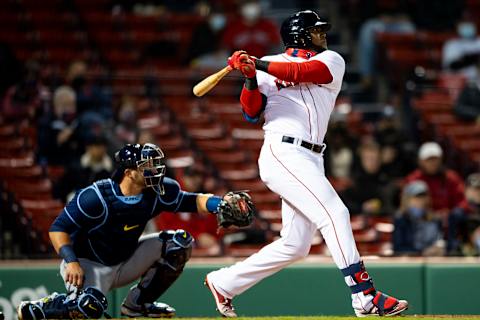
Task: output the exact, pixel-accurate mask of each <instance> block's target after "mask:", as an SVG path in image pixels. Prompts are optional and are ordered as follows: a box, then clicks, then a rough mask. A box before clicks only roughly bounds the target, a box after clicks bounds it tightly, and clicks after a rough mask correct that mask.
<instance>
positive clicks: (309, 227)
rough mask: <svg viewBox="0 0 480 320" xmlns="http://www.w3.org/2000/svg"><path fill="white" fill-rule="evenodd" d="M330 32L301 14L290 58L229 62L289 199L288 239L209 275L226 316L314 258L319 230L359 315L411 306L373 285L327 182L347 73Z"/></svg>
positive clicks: (264, 162)
mask: <svg viewBox="0 0 480 320" xmlns="http://www.w3.org/2000/svg"><path fill="white" fill-rule="evenodd" d="M330 27H331V26H330V24H329V23H327V22H326V21H324V20H323V19H321V18H320V17H319V16H318V15H317V14H316V13H315V12H313V11H300V12H298V13H295V14H294V15H292V16H290V17H289V18H288V19H286V20H285V21H284V23H283V24H282V27H281V36H282V39H283V42H284V44H285V47H286V51H285V52H284V53H282V54H278V55H273V56H266V57H263V58H262V59H257V58H255V57H252V56H248V54H247V53H246V52H244V51H237V52H235V53H234V54H233V55H232V56H231V57H230V58H229V61H228V63H229V65H230V66H232V67H233V68H235V69H238V70H240V71H241V72H242V73H243V74H244V75H245V77H246V80H245V85H244V88H243V90H242V93H241V96H240V102H241V105H242V109H243V113H244V116H245V118H246V119H247V120H249V121H252V122H256V121H258V120H259V117H260V116H261V114H262V113H263V114H264V118H265V123H264V125H263V129H264V131H265V141H264V144H263V147H262V150H261V153H260V157H259V160H258V164H259V170H260V177H261V179H262V180H263V181H264V182H265V184H266V185H267V186H268V187H269V188H270V189H271V190H272V191H274V192H276V193H277V194H279V195H280V196H281V197H282V222H283V228H282V230H281V238H280V239H278V240H276V241H274V242H272V243H271V244H269V245H267V246H265V247H264V248H262V249H261V250H260V251H259V252H258V253H256V254H254V255H252V256H250V257H249V258H247V259H246V260H244V261H242V262H239V263H237V264H235V265H233V266H230V267H228V268H223V269H220V270H217V271H214V272H211V273H209V274H208V275H207V277H206V281H205V284H206V285H207V286H208V288H209V289H210V290H211V292H212V294H213V297H214V299H215V302H216V306H217V309H218V311H219V312H220V313H221V314H222V315H223V316H226V317H236V313H235V311H234V308H233V306H232V299H233V298H234V297H235V296H237V295H239V294H241V293H242V292H244V291H245V290H247V289H249V288H250V287H252V286H253V285H255V284H256V283H257V282H259V281H260V280H262V279H264V278H266V277H268V276H270V275H272V274H274V273H275V272H277V271H279V270H281V269H282V268H284V267H285V266H287V265H289V264H291V263H293V262H295V261H297V260H299V259H302V258H304V257H305V256H307V255H308V253H309V250H310V246H311V242H312V238H313V236H314V233H315V231H316V230H320V232H321V234H322V236H323V238H324V239H325V242H326V244H327V246H328V248H329V250H330V252H331V254H332V257H333V260H334V261H335V264H336V265H337V266H338V268H339V269H340V270H341V272H342V273H343V276H344V277H345V282H346V283H347V285H348V286H349V287H350V289H351V290H352V306H353V309H354V311H355V314H356V315H357V316H359V317H363V316H369V315H380V316H383V315H384V316H393V315H397V314H400V313H401V312H402V311H404V310H406V309H407V308H408V303H407V301H405V300H399V299H396V298H394V297H390V296H387V295H386V294H384V293H382V292H380V291H377V290H376V288H375V287H374V284H373V281H372V279H371V278H370V276H369V274H368V273H367V271H366V270H365V267H364V265H363V263H362V261H361V259H360V256H359V253H358V251H357V248H356V245H355V241H354V237H353V233H352V228H351V226H350V218H349V212H348V210H347V208H346V206H345V205H344V204H343V202H342V201H341V199H340V198H339V196H338V195H337V193H336V191H335V190H334V189H333V187H332V186H331V185H330V183H329V181H328V180H327V178H326V177H325V172H324V165H323V152H324V150H325V144H324V143H323V140H324V137H325V133H326V130H327V126H328V121H329V117H330V113H331V112H332V110H333V108H334V105H335V99H336V98H337V95H338V93H339V92H340V89H341V86H342V78H343V75H344V72H345V62H344V60H343V58H342V57H341V56H340V55H339V54H338V53H336V52H334V51H331V50H328V49H327V41H326V32H327V31H328V30H329V29H330Z"/></svg>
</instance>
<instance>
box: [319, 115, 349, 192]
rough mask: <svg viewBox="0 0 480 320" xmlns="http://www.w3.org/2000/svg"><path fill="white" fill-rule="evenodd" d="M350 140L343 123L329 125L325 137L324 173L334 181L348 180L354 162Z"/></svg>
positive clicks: (337, 122)
mask: <svg viewBox="0 0 480 320" xmlns="http://www.w3.org/2000/svg"><path fill="white" fill-rule="evenodd" d="M352 140H353V139H352V137H350V135H349V132H348V129H347V127H346V123H345V122H344V121H336V122H333V123H331V125H330V129H329V130H328V131H327V137H326V141H327V144H328V148H327V149H326V150H325V172H327V173H328V175H329V176H330V177H331V178H333V179H334V180H336V181H339V180H344V181H345V182H346V180H350V177H351V175H350V174H351V170H352V166H353V160H354V152H353V149H352Z"/></svg>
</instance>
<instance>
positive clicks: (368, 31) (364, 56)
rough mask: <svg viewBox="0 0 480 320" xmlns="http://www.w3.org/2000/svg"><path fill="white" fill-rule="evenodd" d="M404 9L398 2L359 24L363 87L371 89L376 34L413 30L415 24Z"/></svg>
mask: <svg viewBox="0 0 480 320" xmlns="http://www.w3.org/2000/svg"><path fill="white" fill-rule="evenodd" d="M405 10H406V9H405V8H404V7H403V6H402V5H401V4H400V2H399V5H398V7H395V6H394V7H391V8H388V9H386V10H383V11H380V12H379V14H378V15H377V16H375V17H373V18H370V19H368V20H366V21H365V22H364V23H363V24H362V25H361V27H360V33H359V38H358V59H359V61H358V63H359V71H360V75H361V77H362V80H361V81H362V86H363V88H364V89H366V90H372V89H373V84H374V81H373V80H374V77H375V74H376V66H375V61H376V51H377V49H376V47H377V45H376V36H377V34H378V33H380V32H383V33H413V32H415V25H414V24H413V23H412V22H411V21H410V19H409V17H408V15H407V14H406V13H405Z"/></svg>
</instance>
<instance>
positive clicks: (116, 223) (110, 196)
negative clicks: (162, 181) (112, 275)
mask: <svg viewBox="0 0 480 320" xmlns="http://www.w3.org/2000/svg"><path fill="white" fill-rule="evenodd" d="M95 186H96V187H97V188H98V190H99V191H100V194H101V197H102V198H103V202H104V205H105V206H106V208H105V209H106V210H105V216H104V217H103V221H102V222H99V224H98V225H97V226H95V227H94V228H92V229H90V230H89V231H88V236H87V238H88V242H89V244H90V245H89V246H90V249H91V253H92V254H93V255H94V256H95V258H96V259H94V260H97V261H99V262H101V263H103V264H106V265H115V264H118V263H120V262H123V261H125V260H127V259H128V258H129V257H130V256H131V255H132V254H133V253H134V251H135V249H136V248H137V246H138V239H139V238H140V235H141V234H142V232H143V230H144V229H145V225H146V224H147V222H148V221H149V220H150V219H151V218H152V217H153V216H154V213H155V212H154V211H155V207H156V204H157V201H158V200H157V197H156V195H155V193H153V192H152V193H150V192H145V193H144V194H143V197H142V199H140V200H139V201H137V202H134V203H128V202H125V201H124V200H122V197H119V196H117V195H116V194H115V191H114V185H113V182H112V180H110V179H106V180H100V181H97V182H95ZM89 258H90V259H92V258H93V257H91V256H90V257H89Z"/></svg>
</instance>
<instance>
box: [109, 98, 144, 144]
mask: <svg viewBox="0 0 480 320" xmlns="http://www.w3.org/2000/svg"><path fill="white" fill-rule="evenodd" d="M135 102H136V101H135V99H134V98H133V97H131V96H123V97H122V102H121V105H120V108H119V109H118V112H117V116H116V120H117V121H116V123H115V125H114V128H113V133H114V137H115V144H116V145H117V146H123V145H125V144H127V143H136V142H137V139H138V135H139V130H138V127H137V112H136V109H135ZM147 142H148V141H147ZM117 150H118V148H117Z"/></svg>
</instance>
